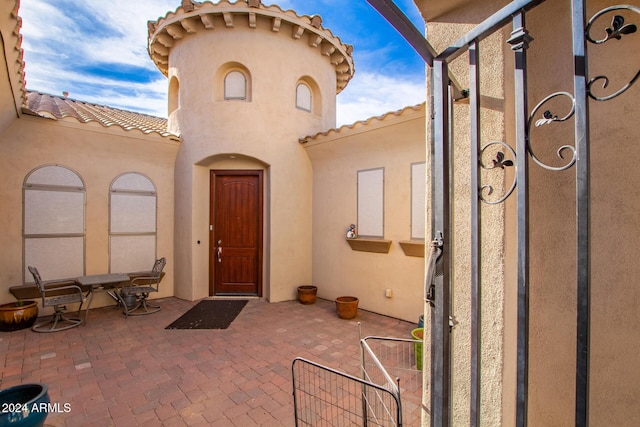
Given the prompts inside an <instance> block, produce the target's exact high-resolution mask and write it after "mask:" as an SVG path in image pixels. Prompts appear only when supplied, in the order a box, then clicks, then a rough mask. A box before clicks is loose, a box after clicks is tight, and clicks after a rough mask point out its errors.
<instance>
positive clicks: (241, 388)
mask: <svg viewBox="0 0 640 427" xmlns="http://www.w3.org/2000/svg"><path fill="white" fill-rule="evenodd" d="M157 302H159V303H160V304H161V305H162V310H160V311H159V312H158V313H155V314H152V315H148V316H139V317H130V318H128V319H126V318H125V317H124V316H123V315H122V314H121V313H120V312H119V311H117V310H116V309H115V308H113V307H105V308H99V309H92V310H91V312H90V313H89V320H88V324H87V325H85V326H81V327H78V328H74V329H70V330H67V331H62V332H56V333H50V334H42V333H35V332H32V331H31V330H22V331H15V332H0V388H7V387H11V386H13V385H17V384H22V383H28V382H40V383H44V384H46V385H47V386H48V387H49V396H50V398H51V402H52V404H58V407H59V412H54V413H50V414H49V416H48V417H47V420H46V424H45V425H47V426H56V427H61V426H83V427H84V426H93V427H99V426H124V427H131V426H242V427H249V426H293V425H294V414H293V398H292V380H291V363H292V361H293V359H294V358H295V357H298V356H301V357H305V358H308V359H310V360H313V361H316V362H318V363H322V364H325V365H327V366H330V367H332V368H335V369H339V370H341V371H344V372H347V373H351V374H356V373H358V367H359V356H360V349H359V344H358V337H359V335H358V326H357V323H358V322H360V323H361V329H362V335H363V336H367V335H379V336H391V337H402V338H407V337H409V334H410V330H411V329H412V328H413V327H415V325H414V324H413V323H409V322H405V321H401V320H397V319H393V318H389V317H385V316H381V315H377V314H374V313H370V312H366V311H363V310H360V311H359V313H358V316H357V317H356V319H354V320H342V319H339V318H338V317H337V315H336V314H335V305H334V303H333V302H332V301H326V300H320V299H319V300H318V301H317V302H316V303H315V304H313V305H302V304H300V303H298V302H297V301H287V302H281V303H273V304H271V303H268V302H266V301H264V300H260V299H251V300H250V301H249V303H248V304H247V305H246V306H245V308H244V309H243V310H242V312H241V313H240V315H239V316H238V317H237V318H236V320H235V321H234V322H233V323H232V324H231V326H230V327H229V328H228V329H225V330H175V329H173V330H167V329H164V328H165V327H166V326H168V325H169V324H170V323H171V322H173V321H174V320H175V319H177V318H178V317H180V315H181V314H182V313H184V312H186V311H187V310H188V309H189V308H191V307H192V306H193V305H195V304H196V303H195V302H190V301H183V300H180V299H177V298H165V299H161V300H157ZM67 410H68V411H67Z"/></svg>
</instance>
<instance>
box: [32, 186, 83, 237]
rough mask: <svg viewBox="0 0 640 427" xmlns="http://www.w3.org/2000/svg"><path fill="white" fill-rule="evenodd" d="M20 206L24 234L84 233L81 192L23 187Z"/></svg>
mask: <svg viewBox="0 0 640 427" xmlns="http://www.w3.org/2000/svg"><path fill="white" fill-rule="evenodd" d="M24 209H25V212H24V232H25V235H27V236H28V235H34V234H82V233H84V192H68V191H47V190H31V189H26V190H25V192H24Z"/></svg>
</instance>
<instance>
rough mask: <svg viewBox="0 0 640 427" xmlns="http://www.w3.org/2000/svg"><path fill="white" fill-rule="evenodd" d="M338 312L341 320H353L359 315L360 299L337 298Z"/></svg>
mask: <svg viewBox="0 0 640 427" xmlns="http://www.w3.org/2000/svg"><path fill="white" fill-rule="evenodd" d="M336 311H337V312H338V317H339V318H341V319H353V318H354V317H356V315H357V314H358V298H356V297H338V298H336Z"/></svg>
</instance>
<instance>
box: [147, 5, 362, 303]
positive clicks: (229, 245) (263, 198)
mask: <svg viewBox="0 0 640 427" xmlns="http://www.w3.org/2000/svg"><path fill="white" fill-rule="evenodd" d="M148 48H149V54H150V56H151V58H152V60H153V61H154V62H155V64H156V65H157V67H158V68H159V69H160V71H161V72H162V73H163V74H164V75H166V76H167V78H168V80H169V111H168V113H169V130H171V131H173V132H175V133H177V134H180V136H181V138H182V144H181V147H180V150H179V153H178V156H177V160H176V167H175V188H176V190H175V191H176V194H175V200H176V204H175V258H176V259H175V260H174V262H175V264H174V266H175V295H176V296H177V297H180V298H185V299H190V300H194V299H199V298H203V297H206V296H209V295H242V294H244V295H247V294H249V295H251V294H255V295H261V296H265V297H267V298H269V300H271V301H282V300H287V299H292V298H294V296H295V290H296V287H297V286H298V285H301V284H309V283H310V282H311V259H312V256H311V237H312V236H311V212H312V211H311V209H312V206H311V200H312V199H311V193H312V171H311V164H310V162H309V159H308V158H307V156H306V154H305V152H304V149H303V148H302V147H301V146H300V144H299V142H298V141H299V138H300V137H302V136H305V135H310V134H315V133H317V132H321V131H325V130H327V129H331V128H333V127H335V120H336V119H335V116H336V95H337V93H339V92H340V91H341V90H342V89H343V88H344V87H345V86H346V85H347V83H348V81H349V80H350V79H351V77H352V76H353V73H354V67H353V59H352V57H351V51H352V46H349V45H345V44H343V43H342V42H341V41H340V39H339V38H338V37H336V36H334V35H333V34H332V33H331V31H329V30H327V29H325V28H323V27H322V19H321V18H320V17H319V16H313V17H310V16H298V15H297V14H296V13H295V12H293V11H290V10H289V11H283V10H282V9H281V8H279V7H278V6H265V5H263V4H261V1H260V0H238V1H236V2H235V3H233V2H230V1H226V0H223V1H220V2H218V3H215V4H214V3H211V2H203V3H194V2H192V1H191V0H184V1H183V2H182V5H181V6H180V7H178V9H177V10H176V11H175V12H169V13H168V14H167V15H166V16H165V17H164V18H159V19H158V20H157V21H156V22H149V44H148Z"/></svg>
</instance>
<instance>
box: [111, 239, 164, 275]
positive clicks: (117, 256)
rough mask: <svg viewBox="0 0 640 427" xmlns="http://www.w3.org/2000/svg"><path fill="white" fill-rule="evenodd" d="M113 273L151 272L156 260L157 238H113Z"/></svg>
mask: <svg viewBox="0 0 640 427" xmlns="http://www.w3.org/2000/svg"><path fill="white" fill-rule="evenodd" d="M110 250H111V265H110V269H109V271H111V272H112V273H130V272H135V271H149V270H151V268H152V267H153V263H154V261H155V259H156V236H111V239H110Z"/></svg>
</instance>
